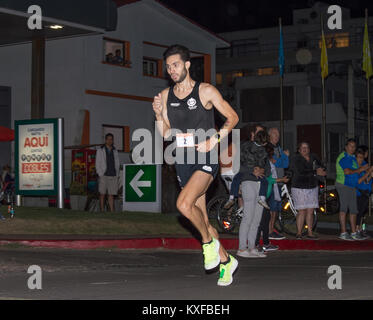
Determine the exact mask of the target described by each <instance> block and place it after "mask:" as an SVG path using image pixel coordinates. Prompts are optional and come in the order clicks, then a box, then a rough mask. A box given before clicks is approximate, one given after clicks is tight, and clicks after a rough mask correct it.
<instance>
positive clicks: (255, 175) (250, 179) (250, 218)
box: [237, 125, 270, 258]
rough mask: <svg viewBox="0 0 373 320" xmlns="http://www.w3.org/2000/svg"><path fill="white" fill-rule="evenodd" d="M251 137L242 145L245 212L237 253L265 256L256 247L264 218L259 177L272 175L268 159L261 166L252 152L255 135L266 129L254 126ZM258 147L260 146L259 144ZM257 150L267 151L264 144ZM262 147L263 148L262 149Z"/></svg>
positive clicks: (240, 254) (248, 255) (254, 256)
mask: <svg viewBox="0 0 373 320" xmlns="http://www.w3.org/2000/svg"><path fill="white" fill-rule="evenodd" d="M253 128H254V129H253V130H252V132H251V139H250V140H249V141H245V142H244V143H243V144H242V145H241V159H240V161H241V168H240V172H241V181H242V183H241V189H242V197H243V201H244V213H243V217H242V220H241V225H240V230H239V248H238V251H237V255H238V256H240V257H245V258H265V257H266V255H265V254H264V253H262V252H259V251H258V249H257V248H256V247H255V240H256V236H257V232H258V227H259V224H260V221H261V218H262V213H263V207H262V206H261V205H260V204H259V203H258V200H259V188H260V182H259V181H258V180H259V179H261V178H263V177H266V176H269V175H270V166H269V162H268V161H267V162H266V164H265V168H264V169H263V168H260V167H259V164H258V163H256V164H253V159H255V155H253V154H252V153H251V151H252V150H253V149H256V148H253V145H254V137H255V136H256V135H257V134H258V132H260V131H265V130H264V128H263V127H262V126H260V125H257V126H255V127H253ZM257 147H258V146H257ZM258 149H259V150H257V151H263V150H264V151H265V149H264V146H259V147H258ZM260 149H261V150H260Z"/></svg>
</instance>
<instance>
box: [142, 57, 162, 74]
mask: <svg viewBox="0 0 373 320" xmlns="http://www.w3.org/2000/svg"><path fill="white" fill-rule="evenodd" d="M142 74H143V75H144V76H150V77H159V78H162V77H163V74H162V60H161V59H156V58H149V57H144V58H143V60H142Z"/></svg>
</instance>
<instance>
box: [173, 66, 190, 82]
mask: <svg viewBox="0 0 373 320" xmlns="http://www.w3.org/2000/svg"><path fill="white" fill-rule="evenodd" d="M187 74H188V70H187V69H186V68H185V66H184V70H183V72H182V73H181V75H180V78H179V79H178V80H174V82H175V83H180V82H183V81H184V79H185V78H186V76H187Z"/></svg>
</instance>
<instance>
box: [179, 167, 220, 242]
mask: <svg viewBox="0 0 373 320" xmlns="http://www.w3.org/2000/svg"><path fill="white" fill-rule="evenodd" d="M212 180H213V177H212V176H211V175H210V174H208V173H205V172H202V171H199V170H198V171H195V172H194V173H193V175H192V176H191V177H190V179H189V180H188V182H187V184H186V185H185V187H184V188H183V189H182V190H181V192H180V194H179V197H178V198H177V202H176V206H177V208H178V210H179V211H180V212H181V214H182V215H183V216H185V217H186V218H187V219H188V220H190V221H191V222H192V224H193V225H194V226H195V227H196V229H197V230H198V231H199V232H200V234H201V237H202V242H203V243H207V242H209V241H211V239H212V238H211V235H210V233H209V231H208V227H207V225H206V222H205V219H204V215H203V213H202V211H201V209H200V208H198V207H197V206H196V201H197V199H198V198H199V197H200V196H201V195H203V194H205V193H206V191H207V189H208V187H209V185H210V184H211V182H212Z"/></svg>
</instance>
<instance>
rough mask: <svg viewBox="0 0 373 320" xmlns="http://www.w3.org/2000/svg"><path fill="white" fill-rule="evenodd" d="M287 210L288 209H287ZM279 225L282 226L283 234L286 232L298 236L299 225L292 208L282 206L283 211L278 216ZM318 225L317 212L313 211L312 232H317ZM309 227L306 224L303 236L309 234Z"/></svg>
mask: <svg viewBox="0 0 373 320" xmlns="http://www.w3.org/2000/svg"><path fill="white" fill-rule="evenodd" d="M285 208H286V209H285ZM278 220H279V224H280V226H281V232H285V233H286V234H288V235H292V236H295V235H296V234H297V223H296V218H295V215H294V213H293V211H292V210H291V208H290V207H287V206H286V205H285V206H282V210H281V212H280V213H279V216H278ZM316 225H317V210H316V209H314V210H313V225H312V230H313V231H315V230H316ZM307 232H308V226H307V225H306V224H305V225H304V227H303V229H302V235H305V234H307Z"/></svg>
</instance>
